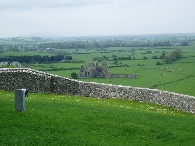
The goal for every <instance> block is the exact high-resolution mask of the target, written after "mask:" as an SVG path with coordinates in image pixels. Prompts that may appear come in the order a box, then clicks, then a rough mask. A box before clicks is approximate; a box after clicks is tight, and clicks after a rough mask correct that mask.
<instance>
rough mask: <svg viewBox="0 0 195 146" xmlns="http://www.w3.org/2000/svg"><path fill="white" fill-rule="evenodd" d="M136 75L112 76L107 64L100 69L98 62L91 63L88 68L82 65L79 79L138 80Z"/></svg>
mask: <svg viewBox="0 0 195 146" xmlns="http://www.w3.org/2000/svg"><path fill="white" fill-rule="evenodd" d="M136 76H137V75H136V74H112V73H110V71H109V67H108V66H107V64H106V62H104V63H103V64H102V66H101V67H100V66H99V65H98V62H89V63H88V66H87V67H86V68H85V67H84V66H83V65H81V69H80V73H79V78H96V77H102V78H134V79H136Z"/></svg>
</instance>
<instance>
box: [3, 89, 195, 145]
mask: <svg viewBox="0 0 195 146" xmlns="http://www.w3.org/2000/svg"><path fill="white" fill-rule="evenodd" d="M14 101H15V99H14V93H11V92H5V91H0V115H1V118H0V129H1V130H0V144H1V145H2V146H4V145H9V146H13V145H21V146H22V145H67V146H70V145H80V146H84V145H85V146H86V145H94V146H95V145H104V146H110V145H112V146H119V145H133V146H136V145H139V146H142V145H143V146H146V145H148V146H156V145H158V146H161V145H162V146H164V145H166V146H175V145H177V146H186V145H187V146H193V145H194V139H195V134H194V131H195V124H194V122H195V116H194V115H193V114H188V113H184V112H180V111H178V110H175V109H172V108H169V107H163V106H158V105H154V104H148V103H140V102H134V101H127V100H122V99H105V100H101V99H97V98H87V97H77V96H68V95H55V94H35V93H30V94H29V97H27V98H26V111H25V112H17V111H15V105H14V104H15V102H14Z"/></svg>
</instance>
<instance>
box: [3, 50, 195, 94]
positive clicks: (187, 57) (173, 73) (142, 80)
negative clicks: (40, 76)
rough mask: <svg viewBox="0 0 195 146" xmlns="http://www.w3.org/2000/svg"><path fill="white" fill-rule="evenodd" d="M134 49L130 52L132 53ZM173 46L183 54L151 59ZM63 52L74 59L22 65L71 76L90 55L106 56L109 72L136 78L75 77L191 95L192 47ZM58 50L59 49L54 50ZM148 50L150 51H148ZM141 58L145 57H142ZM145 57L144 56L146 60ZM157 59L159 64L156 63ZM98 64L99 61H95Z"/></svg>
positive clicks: (194, 72) (193, 78) (193, 74)
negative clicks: (168, 61)
mask: <svg viewBox="0 0 195 146" xmlns="http://www.w3.org/2000/svg"><path fill="white" fill-rule="evenodd" d="M132 49H134V50H135V51H134V54H133V53H132ZM176 49H180V50H181V51H182V55H183V57H182V58H181V59H179V60H177V61H175V62H172V63H171V64H166V63H164V62H163V60H162V59H153V58H152V57H153V56H156V57H158V58H160V56H161V55H162V53H163V52H165V53H166V55H170V54H171V52H173V51H175V50H176ZM61 50H63V51H66V52H67V53H68V55H69V56H72V58H73V60H72V61H78V62H79V61H82V63H80V62H79V63H78V62H71V61H70V62H63V61H62V62H54V63H42V64H41V63H34V64H25V63H24V64H23V67H30V68H32V69H36V70H43V71H45V72H48V73H51V74H56V75H59V76H63V77H67V78H71V73H72V72H76V73H77V74H79V71H80V70H79V68H80V66H81V64H83V65H84V66H85V67H86V66H87V64H88V62H94V61H96V59H94V58H98V57H99V58H102V57H105V58H107V61H106V62H107V65H108V66H109V67H110V72H111V73H113V74H137V79H127V78H110V79H109V78H85V79H84V78H82V79H78V80H82V81H87V82H100V83H108V84H116V85H124V86H134V87H144V88H155V89H160V90H167V91H172V92H177V93H181V94H187V95H193V96H195V90H193V87H195V82H194V81H195V67H194V66H195V46H186V47H184V46H171V47H154V48H150V47H137V48H135V47H134V48H131V47H111V48H106V50H101V51H99V50H95V49H90V50H86V49H78V50H75V49H61ZM57 51H59V50H57ZM148 51H150V52H149V53H148ZM0 55H1V56H8V55H40V56H44V55H48V56H51V55H53V54H51V53H49V52H47V51H41V52H40V51H36V52H33V51H30V52H13V51H8V52H4V53H2V54H0ZM113 56H116V57H117V58H119V57H129V56H130V57H131V60H117V63H118V66H117V65H116V64H114V63H115V61H114V57H113ZM144 58H145V59H144ZM146 58H147V59H146ZM157 62H160V63H162V65H156V63H157ZM98 64H99V66H101V65H102V61H100V62H98Z"/></svg>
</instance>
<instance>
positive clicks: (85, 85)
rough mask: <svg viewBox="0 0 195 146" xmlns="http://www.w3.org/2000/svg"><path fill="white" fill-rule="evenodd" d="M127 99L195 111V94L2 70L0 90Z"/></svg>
mask: <svg viewBox="0 0 195 146" xmlns="http://www.w3.org/2000/svg"><path fill="white" fill-rule="evenodd" d="M22 88H25V89H28V91H29V92H38V93H54V94H68V95H79V96H86V97H96V98H123V99H127V100H135V101H140V102H148V103H155V104H159V105H163V106H168V107H173V108H175V109H178V110H181V111H184V112H189V113H195V97H194V96H188V95H183V94H177V93H174V92H168V91H162V90H157V89H148V88H139V87H131V86H121V85H112V84H102V83H95V82H84V81H77V80H74V79H69V78H64V77H60V76H56V75H52V74H48V73H45V72H40V71H36V70H32V69H28V68H15V69H11V68H3V69H0V90H6V91H14V90H15V89H22Z"/></svg>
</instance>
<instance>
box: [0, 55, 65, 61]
mask: <svg viewBox="0 0 195 146" xmlns="http://www.w3.org/2000/svg"><path fill="white" fill-rule="evenodd" d="M62 60H64V56H63V55H55V56H40V55H34V56H6V57H0V62H4V61H7V62H14V61H17V62H20V63H35V62H39V63H43V62H56V61H62Z"/></svg>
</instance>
